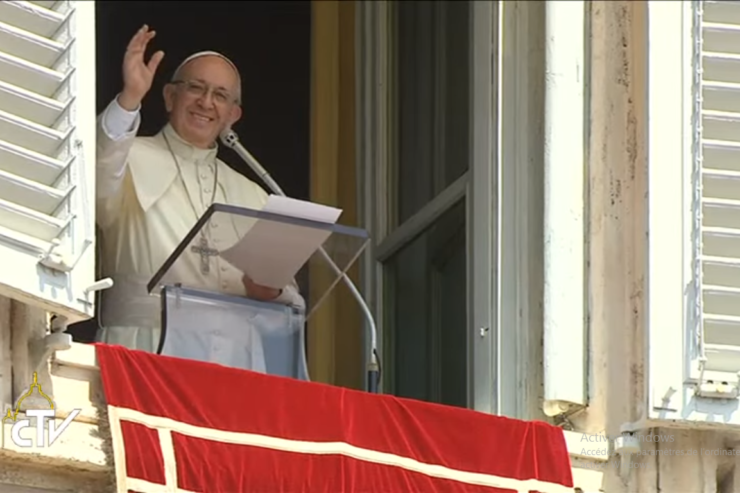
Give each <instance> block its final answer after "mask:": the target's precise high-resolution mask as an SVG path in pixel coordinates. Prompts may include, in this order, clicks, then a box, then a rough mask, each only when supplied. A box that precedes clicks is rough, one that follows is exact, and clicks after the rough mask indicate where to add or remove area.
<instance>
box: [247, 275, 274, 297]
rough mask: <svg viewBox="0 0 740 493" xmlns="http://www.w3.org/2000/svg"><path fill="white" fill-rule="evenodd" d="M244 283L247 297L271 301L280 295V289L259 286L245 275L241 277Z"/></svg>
mask: <svg viewBox="0 0 740 493" xmlns="http://www.w3.org/2000/svg"><path fill="white" fill-rule="evenodd" d="M242 282H243V283H244V289H246V290H247V297H249V298H252V299H253V300H257V301H272V300H274V299H275V298H277V297H278V296H280V293H281V290H280V289H275V288H268V287H267V286H260V285H259V284H256V283H255V282H254V281H252V280H251V279H250V278H248V277H247V276H244V277H242Z"/></svg>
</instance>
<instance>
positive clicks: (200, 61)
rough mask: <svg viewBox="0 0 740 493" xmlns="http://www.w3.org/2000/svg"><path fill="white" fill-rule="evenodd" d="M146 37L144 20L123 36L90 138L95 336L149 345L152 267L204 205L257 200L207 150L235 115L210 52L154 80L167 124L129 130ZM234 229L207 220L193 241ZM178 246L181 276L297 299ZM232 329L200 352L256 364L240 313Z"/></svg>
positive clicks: (212, 241) (153, 326) (229, 74)
mask: <svg viewBox="0 0 740 493" xmlns="http://www.w3.org/2000/svg"><path fill="white" fill-rule="evenodd" d="M154 35H155V32H154V31H151V30H149V28H148V27H147V26H144V27H142V28H141V29H140V30H139V31H138V32H137V33H136V34H135V35H134V37H133V38H132V39H131V42H130V43H129V45H128V48H127V51H126V54H125V56H124V61H123V90H122V91H121V92H120V93H119V94H118V96H117V97H116V98H115V99H114V100H113V101H112V102H111V103H110V105H109V106H108V107H107V108H106V109H105V111H104V112H103V113H102V115H100V117H99V119H98V137H97V142H98V148H97V220H98V227H99V228H100V233H101V235H100V236H101V237H102V238H101V245H100V246H101V257H102V258H101V261H102V265H103V271H104V272H103V274H104V275H106V276H109V277H111V278H112V279H113V281H114V285H113V287H112V288H110V289H109V290H107V291H105V292H104V293H103V297H102V309H101V311H102V313H101V317H100V319H101V320H100V325H101V328H100V330H99V331H98V335H97V339H98V340H99V341H102V342H107V343H111V344H120V345H123V346H126V347H128V348H132V349H141V350H145V351H151V352H154V351H156V350H157V348H158V346H159V342H160V311H161V308H160V301H159V299H158V298H157V297H153V296H150V295H149V293H148V292H147V288H146V285H147V283H148V282H149V280H151V278H152V277H153V275H154V274H155V272H157V270H158V269H159V268H160V267H161V266H162V265H163V263H164V262H165V261H166V260H167V258H168V257H169V256H170V255H171V254H172V252H173V251H174V250H175V248H176V247H177V246H178V244H179V243H180V242H181V241H182V240H183V238H184V237H185V236H186V235H187V233H188V232H189V231H190V229H191V228H192V227H193V226H194V225H195V223H196V222H197V220H198V219H199V218H200V217H201V215H202V214H203V213H204V212H205V211H206V210H207V209H208V207H209V206H210V205H211V204H212V203H214V202H217V203H223V204H230V205H235V206H241V207H248V208H251V209H261V208H262V207H263V206H264V204H265V203H266V200H267V194H266V193H265V191H264V190H263V189H262V188H260V187H259V186H258V185H257V184H255V183H254V182H252V181H250V180H249V179H247V178H246V177H244V176H242V175H240V174H239V173H237V172H235V171H233V170H232V169H231V168H229V167H228V166H227V165H226V164H225V163H224V162H222V161H220V160H219V159H217V158H216V153H217V144H216V140H217V138H218V135H219V133H220V132H221V131H222V130H223V129H224V128H228V127H230V126H231V125H232V124H234V122H236V121H237V120H238V119H239V118H240V117H241V114H242V110H241V107H240V103H241V78H240V76H239V73H238V71H237V69H236V67H235V66H234V64H233V63H232V62H231V61H229V60H228V59H227V58H226V57H224V56H222V55H220V54H218V53H214V52H201V53H197V54H195V55H193V56H191V57H189V58H187V59H186V60H185V61H184V62H183V63H182V64H181V65H180V66H179V67H178V69H177V70H176V71H175V74H174V76H173V78H172V80H171V82H170V83H169V84H167V85H166V86H165V88H164V100H165V107H166V109H167V112H168V113H169V123H168V124H167V125H166V126H165V127H164V128H163V129H162V130H161V131H160V133H158V134H157V135H155V136H153V137H137V136H136V134H137V131H138V129H139V124H140V116H139V109H140V104H141V101H142V100H143V98H144V96H145V95H146V94H147V93H148V92H149V90H150V88H151V85H152V81H153V78H154V74H155V72H156V70H157V67H158V66H159V64H160V62H161V61H162V58H163V57H164V53H163V52H161V51H159V52H157V53H155V54H154V55H152V57H151V59H150V60H149V62H148V63H146V62H145V60H144V54H145V51H146V48H147V45H148V43H149V41H151V39H152V38H153V37H154ZM237 235H238V233H237V231H236V228H235V227H234V225H233V221H229V220H228V218H226V219H224V220H222V221H217V220H212V221H211V222H210V224H209V225H208V227H207V228H204V231H203V232H202V238H199V240H200V241H202V242H204V243H205V244H208V245H210V246H211V248H216V249H219V248H227V247H228V246H230V245H231V244H233V243H235V242H236V241H237V239H238V236H237ZM188 250H189V249H188ZM188 250H186V251H185V252H184V253H183V254H182V255H183V256H186V258H184V259H182V260H180V261H178V262H176V263H175V267H174V268H175V269H177V270H178V271H177V272H174V275H175V276H176V277H178V278H179V279H180V280H181V282H183V283H184V284H185V283H186V284H187V285H191V286H192V285H198V286H202V287H204V288H206V289H209V290H212V291H219V292H223V293H228V294H232V295H237V296H245V297H248V298H251V299H255V300H260V301H275V302H278V303H282V304H286V305H294V306H298V307H302V308H303V307H305V302H304V300H303V298H302V297H301V295H300V294H299V292H298V289H297V286H296V285H295V283H293V284H292V285H289V286H286V287H285V288H284V289H282V290H277V289H273V288H268V287H264V286H259V285H257V284H255V283H254V282H252V281H251V280H250V279H249V278H247V277H246V276H244V275H243V274H242V273H241V272H240V271H238V270H237V269H235V268H234V267H232V266H231V265H229V264H227V263H226V262H224V261H222V260H221V259H219V258H218V257H208V258H207V259H208V260H207V264H206V268H203V267H204V265H203V263H202V260H203V259H202V258H201V257H200V256H199V255H198V254H197V253H195V252H191V251H188ZM232 322H233V321H232ZM238 329H239V330H237V331H236V333H237V340H227V341H222V344H221V346H222V348H221V349H222V350H221V352H220V356H218V355H215V353H214V355H211V356H210V360H211V361H214V362H221V363H223V364H228V365H231V366H240V367H250V368H252V369H254V370H256V371H263V372H264V371H265V362H264V355H263V354H262V345H261V341H260V336H259V334H257V333H256V332H257V331H255V330H254V329H253V327H251V326H250V323H249V322H248V321H246V320H245V321H244V322H243V330H241V327H239V328H238ZM231 332H232V334H233V333H235V331H234V330H232V331H231ZM224 346H226V347H225V349H226V352H225V354H224V351H223V349H224Z"/></svg>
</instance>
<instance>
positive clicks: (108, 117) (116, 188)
mask: <svg viewBox="0 0 740 493" xmlns="http://www.w3.org/2000/svg"><path fill="white" fill-rule="evenodd" d="M140 123H141V117H140V116H139V108H137V109H136V110H134V111H127V110H125V109H123V108H122V107H121V106H120V105H119V104H118V97H116V98H114V99H113V101H111V103H110V104H109V105H108V107H107V108H106V109H105V111H103V113H102V114H101V115H100V116H99V117H98V122H97V127H98V129H97V149H96V158H95V161H96V170H95V172H96V177H95V178H96V180H95V192H96V208H97V210H96V214H97V220H98V224H100V225H101V226H107V225H109V224H110V223H112V222H113V221H115V219H116V217H117V212H118V211H119V210H120V209H121V199H122V196H123V183H124V179H125V177H126V161H127V159H128V154H129V151H130V150H131V146H132V145H133V143H134V138H135V137H136V133H137V132H138V131H139V124H140Z"/></svg>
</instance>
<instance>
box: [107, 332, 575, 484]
mask: <svg viewBox="0 0 740 493" xmlns="http://www.w3.org/2000/svg"><path fill="white" fill-rule="evenodd" d="M97 355H98V362H99V365H100V372H101V376H102V381H103V388H104V391H105V396H106V399H107V402H108V411H109V420H110V424H111V433H112V439H113V450H114V459H115V463H116V477H117V482H118V491H119V492H126V491H137V492H141V493H149V492H165V491H172V492H181V493H185V492H199V493H242V492H244V493H246V492H249V493H263V492H264V493H268V492H269V493H273V492H285V493H288V492H290V493H293V492H311V493H339V492H342V493H345V492H346V493H350V492H354V493H360V492H363V493H366V492H383V493H386V492H391V493H406V492H450V493H458V492H486V493H494V492H507V493H508V492H528V491H539V492H543V493H546V492H561V491H562V492H566V491H569V492H571V491H572V478H571V469H570V460H569V457H568V452H567V449H566V445H565V440H564V437H563V434H562V431H561V430H560V429H558V428H556V427H553V426H550V425H548V424H546V423H542V422H525V421H519V420H513V419H508V418H504V417H498V416H491V415H487V414H483V413H478V412H475V411H470V410H466V409H458V408H452V407H447V406H441V405H435V404H430V403H425V402H419V401H414V400H410V399H400V398H396V397H392V396H387V395H373V394H369V393H365V392H359V391H353V390H347V389H343V388H339V387H333V386H329V385H323V384H318V383H308V382H301V381H297V380H292V379H288V378H281V377H274V376H268V375H262V374H258V373H254V372H249V371H243V370H237V369H232V368H227V367H223V366H219V365H214V364H208V363H202V362H198V361H190V360H185V359H179V358H172V357H166V356H158V355H153V354H149V353H145V352H142V351H132V350H128V349H125V348H123V347H119V346H109V345H103V344H98V345H97Z"/></svg>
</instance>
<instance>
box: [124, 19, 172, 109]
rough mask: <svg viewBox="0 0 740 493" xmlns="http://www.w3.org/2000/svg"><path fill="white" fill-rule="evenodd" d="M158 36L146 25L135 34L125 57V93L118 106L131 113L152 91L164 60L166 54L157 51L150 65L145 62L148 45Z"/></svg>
mask: <svg viewBox="0 0 740 493" xmlns="http://www.w3.org/2000/svg"><path fill="white" fill-rule="evenodd" d="M156 35H157V33H156V32H155V31H152V30H150V29H149V26H147V25H146V24H145V25H144V26H142V27H141V29H139V30H138V31H137V32H136V34H134V37H133V38H131V41H129V44H128V48H126V54H125V55H124V57H123V91H122V92H121V95H120V96H119V98H118V104H120V105H121V106H122V107H123V108H124V109H127V110H129V111H133V110H135V109H136V108H138V106H139V104H140V103H141V101H142V100H143V99H144V96H146V94H147V93H148V92H149V89H151V87H152V81H153V80H154V74H155V73H156V72H157V67H159V64H160V62H161V61H162V58H164V52H163V51H157V52H156V53H154V55H152V57H151V58H150V59H149V62H148V63H146V62H145V61H144V55H145V53H146V48H147V45H148V44H149V41H151V40H152V38H154V36H156Z"/></svg>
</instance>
